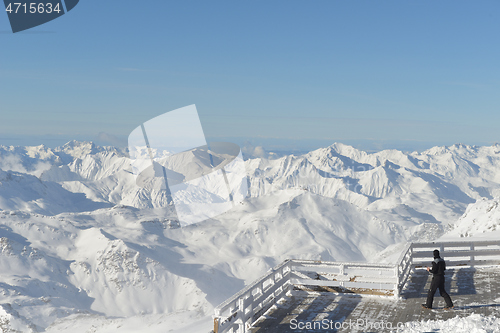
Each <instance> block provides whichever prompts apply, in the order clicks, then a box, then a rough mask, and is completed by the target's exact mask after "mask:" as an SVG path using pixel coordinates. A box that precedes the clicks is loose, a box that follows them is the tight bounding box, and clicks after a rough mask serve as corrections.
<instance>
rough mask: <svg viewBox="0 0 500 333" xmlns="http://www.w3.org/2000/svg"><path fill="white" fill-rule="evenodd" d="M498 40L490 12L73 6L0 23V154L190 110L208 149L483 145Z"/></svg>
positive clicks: (418, 7)
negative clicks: (41, 20)
mask: <svg viewBox="0 0 500 333" xmlns="http://www.w3.org/2000/svg"><path fill="white" fill-rule="evenodd" d="M499 34H500V2H498V1H481V2H473V1H470V0H468V1H456V0H453V1H382V0H381V1H333V0H329V1H305V0H303V1H293V0H286V1H284V0H283V1H269V0H267V1H234V0H233V1H188V0H187V1H186V0H183V1H162V0H150V1H126V0H107V1H92V0H81V1H80V3H79V5H78V6H77V7H75V9H74V10H72V11H71V12H69V13H68V14H66V15H64V16H62V17H61V18H59V19H56V20H54V21H52V22H49V23H47V24H45V25H42V26H39V27H37V28H34V29H32V30H28V31H27V32H21V33H17V34H12V33H11V32H10V26H9V24H8V20H7V15H6V14H5V13H3V14H2V13H0V43H1V53H0V103H1V104H0V115H1V121H0V144H4V145H5V144H19V145H38V144H42V143H43V144H46V145H49V146H51V145H52V146H53V145H55V144H59V143H61V142H64V141H68V140H70V139H79V140H95V139H96V138H97V137H98V135H99V133H106V135H108V136H110V137H111V136H115V137H118V138H119V139H122V140H123V139H124V138H126V137H127V136H128V134H129V133H130V132H131V131H132V130H133V129H134V128H135V127H137V126H138V125H139V124H140V123H142V122H144V121H146V120H148V119H150V118H153V117H155V116H157V115H159V114H162V113H164V112H167V111H170V110H173V109H176V108H179V107H183V106H186V105H190V104H196V105H197V108H198V112H199V114H200V117H201V120H202V123H203V126H204V130H205V133H206V135H207V137H208V138H209V139H210V140H216V139H217V138H236V137H237V138H240V139H235V141H238V140H239V141H240V142H238V143H241V142H242V141H244V140H249V141H250V142H252V143H254V142H255V143H256V144H262V143H263V144H269V145H270V146H272V144H271V143H273V142H274V143H277V142H279V144H280V145H282V146H286V145H287V144H288V145H290V146H293V145H295V146H300V145H301V144H303V145H306V143H307V144H309V145H315V144H316V145H318V144H321V145H327V144H328V143H333V142H335V141H339V142H346V143H353V144H355V145H358V146H360V147H362V148H363V147H368V148H369V147H371V146H370V145H372V146H373V145H375V146H377V145H379V146H380V147H382V146H383V147H388V146H394V147H398V148H401V147H403V148H408V149H412V148H414V147H421V146H430V145H434V144H453V143H459V142H460V143H466V144H491V143H493V142H499V141H500V112H499V111H500V110H499V109H500V93H499V92H500V42H499ZM103 137H104V136H103V135H102V134H101V141H102V139H103ZM249 138H250V139H249ZM111 141H112V140H111ZM370 142H371V143H370Z"/></svg>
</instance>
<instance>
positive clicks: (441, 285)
mask: <svg viewBox="0 0 500 333" xmlns="http://www.w3.org/2000/svg"><path fill="white" fill-rule="evenodd" d="M439 293H440V294H441V296H443V298H444V301H445V302H446V307H447V308H451V307H453V302H452V301H451V297H450V295H448V293H447V292H446V290H444V276H443V277H442V278H441V279H440V281H439Z"/></svg>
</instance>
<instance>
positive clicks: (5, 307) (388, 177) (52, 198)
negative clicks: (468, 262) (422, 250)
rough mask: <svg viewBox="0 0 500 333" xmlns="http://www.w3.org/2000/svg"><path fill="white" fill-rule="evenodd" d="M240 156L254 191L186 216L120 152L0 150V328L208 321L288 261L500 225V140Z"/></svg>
mask: <svg viewBox="0 0 500 333" xmlns="http://www.w3.org/2000/svg"><path fill="white" fill-rule="evenodd" d="M154 153H155V154H157V155H158V156H167V155H168V154H169V153H168V152H154ZM192 156H193V162H196V163H204V162H203V161H200V160H195V159H196V154H193V155H192ZM245 164H246V171H247V174H248V179H249V190H250V196H249V197H248V198H247V199H246V200H244V201H242V202H238V203H237V204H236V205H235V207H234V208H233V209H231V210H229V211H228V212H226V213H224V214H222V215H219V216H217V217H216V218H213V219H210V220H207V221H204V222H202V223H198V224H193V225H190V226H187V227H183V228H178V224H177V223H176V221H175V215H174V214H173V211H172V206H171V205H169V202H168V200H167V197H166V196H165V194H164V193H163V192H162V191H157V192H155V191H148V190H147V189H143V188H139V187H137V185H136V184H135V178H134V176H133V174H132V172H131V167H130V160H129V158H128V156H127V153H126V152H125V151H121V150H119V149H116V148H113V147H99V146H96V145H95V144H93V143H89V142H76V141H73V142H70V143H68V144H66V145H64V146H63V147H59V148H56V149H51V148H48V147H45V146H38V147H4V146H0V267H1V268H2V269H1V270H0V328H1V330H3V331H4V332H15V331H20V332H37V331H46V332H65V331H68V330H69V329H71V331H73V332H75V333H76V332H140V331H144V329H145V328H147V331H149V332H165V331H172V332H177V331H179V332H181V331H182V332H196V333H199V332H208V331H210V330H211V329H212V324H211V315H212V313H213V309H214V307H215V306H217V305H218V304H219V303H220V302H222V301H223V300H225V299H227V298H228V297H230V296H231V295H232V294H234V293H235V292H237V291H238V290H240V289H241V288H243V287H244V286H245V285H246V284H249V283H251V282H252V281H253V280H255V279H256V278H258V277H260V276H261V275H262V274H264V273H265V272H266V271H267V270H268V269H269V268H271V267H273V266H275V265H276V264H278V263H280V262H281V261H283V260H285V259H288V258H304V259H318V260H332V261H373V262H394V261H395V259H396V258H397V257H398V256H399V253H400V251H401V249H402V247H403V245H404V242H407V241H425V240H434V239H437V238H439V237H441V239H447V240H450V239H463V238H464V237H478V238H481V239H483V238H493V239H498V236H499V234H498V233H497V231H498V230H500V229H499V228H498V224H499V223H500V208H499V199H498V198H499V197H500V145H493V146H490V147H476V146H465V145H454V146H451V147H435V148H432V149H430V150H427V151H424V152H422V153H417V152H413V153H404V152H400V151H396V150H386V151H381V152H378V153H373V154H368V153H365V152H363V151H359V150H357V149H355V148H353V147H350V146H346V145H342V144H334V145H332V146H330V147H327V148H323V149H318V150H316V151H312V152H310V153H308V154H305V155H301V156H293V155H290V156H284V157H282V158H278V159H272V160H271V159H263V158H256V159H250V160H247V161H245ZM186 200H187V201H188V202H194V201H196V200H204V201H205V202H206V200H213V202H217V200H218V198H217V193H211V194H210V195H194V196H192V197H186ZM495 237H496V238H495ZM474 320H476V319H474ZM484 320H486V321H487V320H488V319H484ZM484 320H483V319H481V320H479V321H478V320H476V322H483V321H484ZM422 325H423V324H422ZM478 325H479V324H478ZM422 327H423V326H422ZM478 327H479V326H478ZM409 332H410V331H409ZM411 332H413V331H411ZM487 332H489V331H487Z"/></svg>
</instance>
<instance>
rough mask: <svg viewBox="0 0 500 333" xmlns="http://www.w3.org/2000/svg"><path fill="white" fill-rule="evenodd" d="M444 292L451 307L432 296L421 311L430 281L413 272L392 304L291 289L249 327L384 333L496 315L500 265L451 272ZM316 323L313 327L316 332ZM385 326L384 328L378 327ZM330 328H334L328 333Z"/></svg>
mask: <svg viewBox="0 0 500 333" xmlns="http://www.w3.org/2000/svg"><path fill="white" fill-rule="evenodd" d="M446 277H447V279H446V289H447V291H448V292H449V294H450V296H451V298H452V300H453V302H454V304H455V308H454V309H453V310H444V309H443V306H444V300H443V298H442V297H440V295H439V291H438V292H436V296H435V298H434V309H433V310H425V309H423V308H422V307H421V304H422V303H424V302H425V299H426V296H427V290H428V289H429V287H430V280H431V277H430V276H429V274H428V273H427V271H425V270H423V269H417V270H416V271H415V272H414V273H413V274H412V275H411V277H410V281H409V282H408V283H407V284H406V287H405V289H404V290H403V292H402V294H401V298H400V299H399V300H396V299H395V298H393V297H377V296H363V297H362V296H360V295H355V294H351V295H349V294H339V293H335V292H311V293H307V292H305V291H302V290H294V291H293V292H292V295H293V296H290V297H287V298H285V300H284V301H282V302H280V304H278V305H277V306H274V307H273V308H271V309H270V310H269V311H268V312H267V313H266V314H265V315H264V316H262V317H261V318H260V319H259V320H258V321H257V322H256V323H254V325H253V326H252V328H251V329H250V332H252V333H262V332H273V333H279V332H308V333H312V332H388V331H391V330H390V329H388V327H392V328H393V331H395V332H396V331H397V330H395V328H396V327H397V326H398V323H406V322H410V321H421V320H438V319H441V320H446V319H450V318H454V317H456V316H459V317H467V316H469V315H470V314H473V313H476V314H483V315H496V316H498V315H500V296H499V292H500V287H499V285H500V266H492V267H481V268H479V267H476V268H471V267H466V268H459V267H455V268H450V269H448V270H447V276H446ZM314 325H316V328H314V327H315V326H314ZM382 325H383V326H382ZM332 328H333V329H332Z"/></svg>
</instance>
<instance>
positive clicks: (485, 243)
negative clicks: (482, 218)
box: [412, 240, 500, 249]
mask: <svg viewBox="0 0 500 333" xmlns="http://www.w3.org/2000/svg"><path fill="white" fill-rule="evenodd" d="M470 244H474V246H491V245H500V241H497V240H486V241H464V242H425V243H413V244H412V247H413V248H414V249H415V248H426V247H436V248H439V247H441V246H444V247H466V246H469V245H470Z"/></svg>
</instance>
